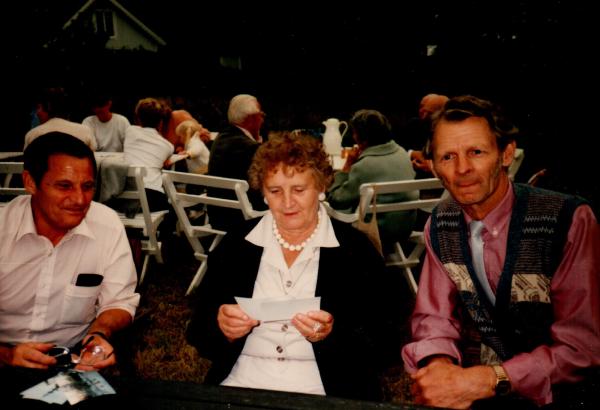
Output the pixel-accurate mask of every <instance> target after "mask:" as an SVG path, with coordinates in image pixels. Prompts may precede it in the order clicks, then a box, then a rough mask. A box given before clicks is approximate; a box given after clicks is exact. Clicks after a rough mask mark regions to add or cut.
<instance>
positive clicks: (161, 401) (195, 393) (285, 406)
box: [0, 368, 425, 410]
mask: <svg viewBox="0 0 600 410" xmlns="http://www.w3.org/2000/svg"><path fill="white" fill-rule="evenodd" d="M50 376H51V374H48V373H47V372H39V371H31V370H24V369H18V370H17V371H15V369H10V370H8V369H6V368H5V369H0V383H1V385H0V386H1V387H0V391H2V396H3V398H2V399H0V400H1V403H2V405H0V407H1V408H2V409H3V410H9V409H10V410H13V409H17V410H25V409H61V408H63V409H64V408H69V409H102V410H117V409H121V408H124V409H127V410H163V409H164V410H187V409H209V410H212V409H233V410H235V409H263V410H265V409H280V410H313V409H340V410H342V409H343V410H355V409H364V410H370V409H378V410H386V409H389V410H393V409H395V410H410V409H424V408H425V407H419V406H414V405H408V404H406V405H403V404H396V403H389V402H368V401H359V400H347V399H341V398H335V397H325V396H316V395H309V394H299V393H287V392H277V391H268V390H255V389H241V388H234V387H221V386H209V385H203V384H197V383H190V382H176V381H166V380H141V379H127V378H108V377H107V381H108V382H109V383H110V384H111V386H113V388H114V389H115V390H116V392H117V394H116V395H106V396H100V397H94V398H88V399H86V400H84V401H82V402H80V403H78V404H76V405H74V406H71V405H69V404H68V403H66V404H64V405H62V406H59V405H50V404H47V403H45V402H42V401H38V400H24V399H22V398H21V397H20V395H19V393H20V392H21V391H23V390H25V389H26V388H28V387H31V386H33V385H34V384H37V383H39V382H41V381H43V380H46V379H47V378H48V377H50Z"/></svg>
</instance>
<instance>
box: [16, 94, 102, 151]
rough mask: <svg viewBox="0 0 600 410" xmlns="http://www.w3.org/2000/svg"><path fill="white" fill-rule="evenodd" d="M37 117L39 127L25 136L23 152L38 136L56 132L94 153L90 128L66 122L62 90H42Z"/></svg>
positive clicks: (65, 96) (67, 109)
mask: <svg viewBox="0 0 600 410" xmlns="http://www.w3.org/2000/svg"><path fill="white" fill-rule="evenodd" d="M37 116H38V118H39V120H40V125H38V126H37V127H34V128H32V129H30V130H29V131H28V132H27V134H25V145H24V146H23V150H25V149H26V148H27V146H28V145H29V144H31V141H33V140H34V139H36V138H37V137H39V136H40V135H44V134H47V133H49V132H53V131H58V132H63V133H65V134H69V135H72V136H74V137H75V138H79V139H80V140H82V141H83V142H85V143H86V145H87V146H88V147H90V148H91V149H92V151H96V149H97V147H98V144H97V143H96V137H95V136H94V132H93V131H92V130H91V128H90V127H86V126H85V125H83V124H79V123H76V122H72V121H69V120H68V118H69V105H68V101H67V95H66V93H65V90H64V89H63V88H48V89H45V90H44V92H43V94H42V96H41V97H40V100H39V102H38V104H37Z"/></svg>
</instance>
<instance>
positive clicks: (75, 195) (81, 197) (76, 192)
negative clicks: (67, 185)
mask: <svg viewBox="0 0 600 410" xmlns="http://www.w3.org/2000/svg"><path fill="white" fill-rule="evenodd" d="M86 197H87V195H86V190H84V189H83V188H81V187H79V188H74V189H73V192H72V194H71V201H73V203H75V204H77V205H82V204H84V203H85V201H86Z"/></svg>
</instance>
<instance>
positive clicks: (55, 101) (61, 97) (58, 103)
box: [38, 87, 71, 119]
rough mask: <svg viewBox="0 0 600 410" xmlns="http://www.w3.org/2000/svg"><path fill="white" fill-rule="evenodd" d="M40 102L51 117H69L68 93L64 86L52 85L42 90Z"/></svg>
mask: <svg viewBox="0 0 600 410" xmlns="http://www.w3.org/2000/svg"><path fill="white" fill-rule="evenodd" d="M38 102H39V103H40V104H41V105H42V107H43V108H44V110H45V111H46V112H47V113H48V115H49V116H50V118H63V119H69V116H70V111H71V110H70V107H69V100H68V96H67V93H66V91H65V89H64V88H62V87H51V88H45V89H44V90H42V93H41V94H40V96H39V98H38Z"/></svg>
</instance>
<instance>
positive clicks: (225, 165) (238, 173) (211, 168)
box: [208, 94, 265, 231]
mask: <svg viewBox="0 0 600 410" xmlns="http://www.w3.org/2000/svg"><path fill="white" fill-rule="evenodd" d="M227 120H228V121H229V124H230V126H229V127H227V128H226V129H225V130H223V131H222V132H220V133H219V135H217V138H216V139H215V140H214V141H213V143H212V146H211V149H210V162H209V164H208V174H209V175H214V176H219V177H225V178H236V179H243V180H248V169H249V168H250V163H251V162H252V158H253V157H254V153H255V152H256V149H257V148H258V146H259V145H260V143H261V142H262V137H261V135H260V129H261V128H262V126H263V124H264V121H265V113H264V112H263V111H262V109H261V106H260V103H259V102H258V100H257V99H256V97H254V96H252V95H249V94H239V95H236V96H235V97H233V98H232V99H231V101H230V103H229V109H228V110H227ZM214 194H215V195H219V196H224V195H228V194H229V193H228V192H227V193H223V192H221V193H219V192H218V191H216V192H214ZM248 197H249V198H250V202H252V205H253V207H254V208H258V209H264V208H265V206H264V203H263V200H262V195H261V194H260V192H259V191H256V190H250V191H249V192H248ZM208 215H209V218H210V223H211V225H212V226H213V228H216V229H222V230H224V231H229V230H230V229H234V228H235V227H236V226H239V222H241V221H243V218H242V215H241V213H240V212H239V211H238V210H230V209H224V208H215V207H209V209H208Z"/></svg>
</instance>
